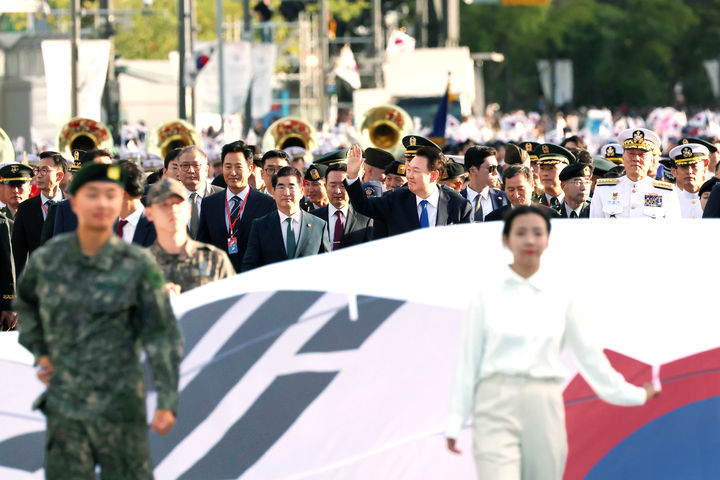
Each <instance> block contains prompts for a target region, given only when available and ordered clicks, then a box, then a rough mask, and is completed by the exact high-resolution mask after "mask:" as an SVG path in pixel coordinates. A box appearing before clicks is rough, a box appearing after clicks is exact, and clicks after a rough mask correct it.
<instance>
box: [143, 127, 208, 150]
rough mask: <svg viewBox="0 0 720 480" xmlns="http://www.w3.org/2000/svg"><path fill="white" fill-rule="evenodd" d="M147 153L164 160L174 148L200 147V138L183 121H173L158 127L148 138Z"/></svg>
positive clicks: (193, 129)
mask: <svg viewBox="0 0 720 480" xmlns="http://www.w3.org/2000/svg"><path fill="white" fill-rule="evenodd" d="M147 145H148V153H153V154H156V155H160V156H161V157H162V158H165V155H167V154H168V152H169V151H171V150H174V149H176V148H183V147H189V146H190V145H200V136H199V135H198V133H197V131H196V130H195V128H193V126H192V125H190V124H189V123H188V122H186V121H184V120H173V121H170V122H165V123H163V124H162V125H159V126H158V127H157V128H155V129H154V130H153V131H152V132H151V133H150V138H148V144H147Z"/></svg>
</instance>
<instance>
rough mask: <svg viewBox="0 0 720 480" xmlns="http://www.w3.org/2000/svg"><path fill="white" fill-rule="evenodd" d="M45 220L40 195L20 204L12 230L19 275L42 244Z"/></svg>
mask: <svg viewBox="0 0 720 480" xmlns="http://www.w3.org/2000/svg"><path fill="white" fill-rule="evenodd" d="M44 222H45V220H44V219H43V214H42V200H41V197H40V195H36V196H34V197H32V198H29V199H27V200H25V201H24V202H22V203H21V204H20V205H19V206H18V209H17V213H16V214H15V225H13V232H12V250H13V260H14V262H15V274H16V276H17V277H19V276H20V273H22V271H23V269H24V268H25V262H27V259H28V256H30V254H31V253H32V252H33V251H34V250H35V249H36V248H37V247H39V246H40V234H41V233H42V227H43V223H44Z"/></svg>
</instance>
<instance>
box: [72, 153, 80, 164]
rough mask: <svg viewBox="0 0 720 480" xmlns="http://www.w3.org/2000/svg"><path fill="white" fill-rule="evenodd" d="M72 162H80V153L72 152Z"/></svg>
mask: <svg viewBox="0 0 720 480" xmlns="http://www.w3.org/2000/svg"><path fill="white" fill-rule="evenodd" d="M73 160H75V161H76V162H77V161H78V160H80V152H78V151H77V150H75V151H74V152H73Z"/></svg>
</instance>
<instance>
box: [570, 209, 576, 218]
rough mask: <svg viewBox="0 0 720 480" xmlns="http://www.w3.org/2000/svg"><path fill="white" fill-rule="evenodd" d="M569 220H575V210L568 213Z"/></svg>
mask: <svg viewBox="0 0 720 480" xmlns="http://www.w3.org/2000/svg"><path fill="white" fill-rule="evenodd" d="M570 218H577V213H575V210H573V211H572V212H570Z"/></svg>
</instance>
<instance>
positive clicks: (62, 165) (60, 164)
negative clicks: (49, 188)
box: [39, 151, 68, 175]
mask: <svg viewBox="0 0 720 480" xmlns="http://www.w3.org/2000/svg"><path fill="white" fill-rule="evenodd" d="M39 157H40V160H42V159H45V158H50V159H52V161H53V163H54V164H55V166H56V167H57V168H59V169H60V170H62V172H63V174H64V175H67V172H68V162H67V160H65V157H63V156H62V155H61V154H59V153H58V152H52V151H47V152H42V153H41V154H40V155H39Z"/></svg>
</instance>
